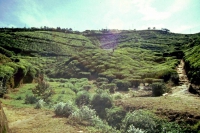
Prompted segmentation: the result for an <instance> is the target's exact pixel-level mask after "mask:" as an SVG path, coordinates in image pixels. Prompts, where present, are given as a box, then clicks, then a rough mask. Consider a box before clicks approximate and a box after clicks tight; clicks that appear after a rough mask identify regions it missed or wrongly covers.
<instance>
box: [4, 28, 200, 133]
mask: <svg viewBox="0 0 200 133" xmlns="http://www.w3.org/2000/svg"><path fill="white" fill-rule="evenodd" d="M199 43H200V34H191V35H184V34H175V33H165V32H162V31H159V30H145V31H120V32H117V33H113V32H106V33H105V32H100V31H98V32H96V33H95V32H94V31H91V32H84V33H77V32H70V33H69V32H67V33H66V32H61V31H45V30H30V29H29V30H28V29H21V30H19V29H18V30H13V29H1V32H0V70H1V71H0V83H1V88H0V89H1V92H0V94H1V96H2V97H3V99H1V101H2V102H3V104H4V111H5V113H6V115H7V118H8V121H9V126H10V128H11V130H12V131H13V132H16V133H17V132H19V133H23V132H24V133H25V132H34V133H36V132H59V133H60V132H69V133H73V132H163V133H164V132H198V130H200V123H199V120H200V113H199V112H200V110H199V109H200V104H199V103H200V99H199V97H198V95H199V94H200V89H199V84H200V82H199V79H200V71H199V70H200V60H199V59H200V57H199V50H200V48H199ZM190 92H192V93H193V94H192V93H190ZM164 93H165V94H164ZM163 94H164V95H165V96H162V95H163ZM33 129H34V130H33Z"/></svg>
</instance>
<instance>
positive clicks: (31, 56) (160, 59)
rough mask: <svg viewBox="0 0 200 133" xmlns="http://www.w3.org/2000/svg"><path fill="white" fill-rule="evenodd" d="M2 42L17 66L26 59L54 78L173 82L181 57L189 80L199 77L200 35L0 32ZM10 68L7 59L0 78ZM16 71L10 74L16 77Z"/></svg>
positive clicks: (0, 48)
mask: <svg viewBox="0 0 200 133" xmlns="http://www.w3.org/2000/svg"><path fill="white" fill-rule="evenodd" d="M0 44H1V45H0V51H1V53H2V54H4V55H6V56H7V57H8V58H10V59H11V58H12V60H14V59H19V58H20V59H19V60H20V61H19V62H18V64H20V63H22V60H23V61H24V62H25V61H28V62H29V63H32V64H34V65H33V66H32V67H33V68H34V69H33V70H34V71H36V70H37V71H39V70H42V71H44V72H45V73H46V74H47V75H48V76H49V77H52V78H88V79H96V78H98V77H105V78H108V79H109V81H110V82H112V81H114V79H118V80H122V82H125V83H127V84H128V86H129V87H131V86H132V85H138V84H139V83H143V82H149V83H152V82H157V81H165V82H167V81H169V80H170V79H172V81H173V80H174V82H176V80H177V79H176V78H177V73H176V70H175V67H176V66H177V65H178V62H179V59H181V58H183V57H184V59H185V60H186V64H187V65H186V67H187V68H186V70H187V73H188V76H189V78H190V80H191V82H193V83H195V84H198V82H197V81H198V79H199V71H198V69H199V60H198V59H199V58H198V57H197V56H198V55H199V54H198V49H199V48H198V44H199V34H195V35H183V34H175V33H163V32H162V31H159V30H144V31H120V32H118V33H112V32H106V33H104V32H98V33H95V32H88V33H73V32H71V33H63V32H58V31H39V30H37V31H12V30H7V31H6V30H5V31H4V32H3V31H1V33H0ZM188 48H189V49H188ZM19 55H20V57H19ZM38 57H39V58H38ZM196 57H197V58H196ZM2 58H4V57H2ZM29 63H27V64H26V63H25V64H26V65H25V66H24V68H26V67H28V66H29V65H28V64H29ZM13 64H14V63H13V61H11V62H10V61H8V62H4V64H3V65H1V67H2V69H1V70H2V71H1V73H2V74H1V77H4V75H5V74H8V70H9V69H11V68H14V66H15V65H13ZM49 66H51V68H50V69H49ZM9 67H11V68H9ZM32 67H31V68H32ZM16 68H18V67H17V66H16ZM29 69H30V68H29V67H28V68H27V70H26V71H27V72H28V71H29ZM16 71H17V70H15V71H14V70H12V71H9V74H10V75H14V74H16ZM194 71H195V72H194ZM24 73H26V72H24Z"/></svg>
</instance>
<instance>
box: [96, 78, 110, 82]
mask: <svg viewBox="0 0 200 133" xmlns="http://www.w3.org/2000/svg"><path fill="white" fill-rule="evenodd" d="M96 82H106V83H108V82H109V80H108V79H107V78H103V77H98V78H97V79H96Z"/></svg>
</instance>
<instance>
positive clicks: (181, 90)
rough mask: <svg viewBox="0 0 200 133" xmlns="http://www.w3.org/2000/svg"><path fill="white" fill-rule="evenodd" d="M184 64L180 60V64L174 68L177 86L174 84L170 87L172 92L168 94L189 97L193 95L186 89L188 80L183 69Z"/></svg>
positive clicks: (188, 83) (188, 84)
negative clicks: (177, 79) (177, 77)
mask: <svg viewBox="0 0 200 133" xmlns="http://www.w3.org/2000/svg"><path fill="white" fill-rule="evenodd" d="M184 65H185V63H184V61H183V60H181V61H180V64H179V65H178V67H177V68H176V70H177V73H178V76H179V86H175V87H173V88H172V94H170V96H176V97H191V96H192V97H193V96H194V95H193V94H191V93H190V92H189V91H188V89H189V86H190V82H189V80H188V78H187V75H186V72H185V70H184Z"/></svg>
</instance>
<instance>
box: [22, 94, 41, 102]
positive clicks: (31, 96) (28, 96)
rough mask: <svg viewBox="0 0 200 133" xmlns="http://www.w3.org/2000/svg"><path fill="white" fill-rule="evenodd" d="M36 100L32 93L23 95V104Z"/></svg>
mask: <svg viewBox="0 0 200 133" xmlns="http://www.w3.org/2000/svg"><path fill="white" fill-rule="evenodd" d="M37 101H38V100H37V98H36V97H35V96H33V95H26V97H25V104H35V103H36V102H37Z"/></svg>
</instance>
